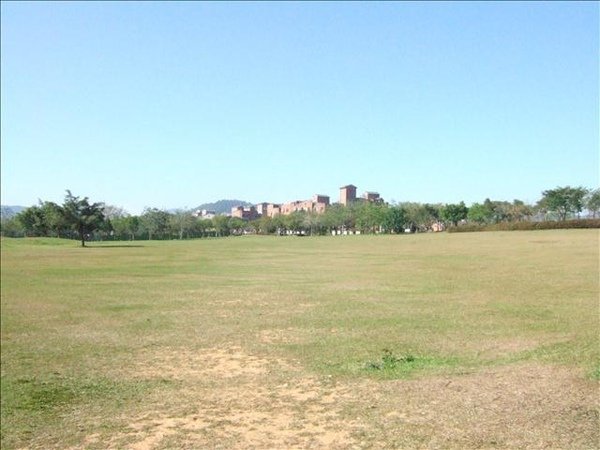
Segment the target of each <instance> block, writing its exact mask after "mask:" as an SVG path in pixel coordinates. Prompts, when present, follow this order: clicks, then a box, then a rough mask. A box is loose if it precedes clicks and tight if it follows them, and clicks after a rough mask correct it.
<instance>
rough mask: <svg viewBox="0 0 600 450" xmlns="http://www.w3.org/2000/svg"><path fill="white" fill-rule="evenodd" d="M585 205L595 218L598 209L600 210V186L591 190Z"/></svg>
mask: <svg viewBox="0 0 600 450" xmlns="http://www.w3.org/2000/svg"><path fill="white" fill-rule="evenodd" d="M585 207H586V209H587V210H588V211H589V212H590V213H591V214H592V217H593V218H594V219H595V218H596V215H597V214H598V211H600V188H599V189H594V190H593V191H590V193H589V194H588V196H587V198H586V202H585Z"/></svg>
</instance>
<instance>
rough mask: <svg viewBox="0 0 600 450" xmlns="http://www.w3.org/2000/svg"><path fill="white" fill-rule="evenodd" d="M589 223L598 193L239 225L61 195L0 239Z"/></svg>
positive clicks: (383, 208) (359, 207)
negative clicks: (583, 219) (529, 201)
mask: <svg viewBox="0 0 600 450" xmlns="http://www.w3.org/2000/svg"><path fill="white" fill-rule="evenodd" d="M584 210H585V211H587V212H588V215H589V216H590V217H592V218H596V217H597V216H598V214H599V211H600V189H595V190H590V189H586V188H583V187H575V188H573V187H570V186H566V187H558V188H556V189H550V190H546V191H544V192H543V193H542V198H541V199H540V200H539V201H538V202H537V203H536V204H535V205H528V204H526V203H525V202H523V201H521V200H514V201H512V202H507V201H493V200H490V199H486V200H484V201H483V202H481V203H473V204H472V205H471V206H470V207H467V206H466V205H465V203H464V202H460V203H456V204H428V203H414V202H404V203H395V204H387V203H372V202H367V201H358V202H355V203H353V204H350V205H347V206H344V205H341V204H332V205H330V206H329V207H328V208H327V209H326V210H325V212H324V213H321V214H317V213H313V212H306V211H297V212H294V213H292V214H289V215H285V216H284V215H277V216H274V217H268V216H264V217H261V218H259V219H256V220H252V221H245V220H242V219H240V218H237V217H228V216H225V215H219V216H215V217H214V218H212V219H202V218H198V217H195V216H194V215H193V214H192V212H191V211H185V210H178V211H172V212H168V211H164V210H161V209H157V208H146V209H145V210H144V211H143V212H142V214H140V215H131V214H128V213H127V212H126V211H125V210H123V209H122V208H118V207H115V206H112V205H107V204H104V203H100V202H97V203H91V202H90V201H89V199H88V198H87V197H83V198H81V197H77V196H74V195H73V194H72V193H71V192H70V191H67V194H66V196H65V199H64V202H63V203H62V204H61V205H59V204H57V203H54V202H49V201H40V202H39V204H38V205H35V206H31V207H29V208H27V209H25V210H23V211H21V212H20V213H19V214H17V215H15V216H13V217H10V218H4V217H3V218H2V224H1V226H2V235H3V236H7V237H22V236H47V237H62V238H69V239H78V240H79V241H80V242H81V245H82V246H85V242H86V241H88V240H143V239H149V240H152V239H189V238H202V237H219V236H228V235H232V234H233V235H238V234H244V233H257V234H310V235H323V234H330V233H332V234H341V233H345V232H360V233H393V234H398V233H403V232H406V231H411V232H424V231H429V230H431V229H432V228H433V227H434V226H437V227H461V226H464V225H494V224H501V223H514V222H526V221H566V220H568V219H572V218H577V217H579V216H580V215H581V213H582V212H583V211H584Z"/></svg>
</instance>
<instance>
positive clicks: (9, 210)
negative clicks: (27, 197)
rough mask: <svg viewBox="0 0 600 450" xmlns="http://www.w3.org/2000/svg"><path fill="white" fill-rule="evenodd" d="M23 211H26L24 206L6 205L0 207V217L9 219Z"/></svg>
mask: <svg viewBox="0 0 600 450" xmlns="http://www.w3.org/2000/svg"><path fill="white" fill-rule="evenodd" d="M24 209H27V207H26V206H7V205H1V206H0V216H2V218H3V219H8V218H10V217H12V216H16V215H17V214H19V213H20V212H21V211H23V210H24Z"/></svg>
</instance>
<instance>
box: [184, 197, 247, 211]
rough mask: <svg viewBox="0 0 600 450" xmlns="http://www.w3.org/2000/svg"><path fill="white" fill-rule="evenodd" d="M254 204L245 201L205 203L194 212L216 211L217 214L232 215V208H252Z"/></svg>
mask: <svg viewBox="0 0 600 450" xmlns="http://www.w3.org/2000/svg"><path fill="white" fill-rule="evenodd" d="M252 205H253V203H250V202H247V201H244V200H219V201H216V202H213V203H203V204H202V205H200V206H198V207H196V208H194V210H199V209H206V210H208V211H214V212H216V213H217V214H222V213H230V212H231V208H233V207H235V206H252Z"/></svg>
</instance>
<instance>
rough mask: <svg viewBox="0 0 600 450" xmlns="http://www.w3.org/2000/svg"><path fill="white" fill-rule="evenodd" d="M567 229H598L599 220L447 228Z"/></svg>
mask: <svg viewBox="0 0 600 450" xmlns="http://www.w3.org/2000/svg"><path fill="white" fill-rule="evenodd" d="M569 228H600V219H574V220H561V221H547V222H500V223H495V224H491V225H477V224H466V225H459V226H456V227H450V228H448V232H449V233H465V232H474V231H527V230H565V229H569Z"/></svg>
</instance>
